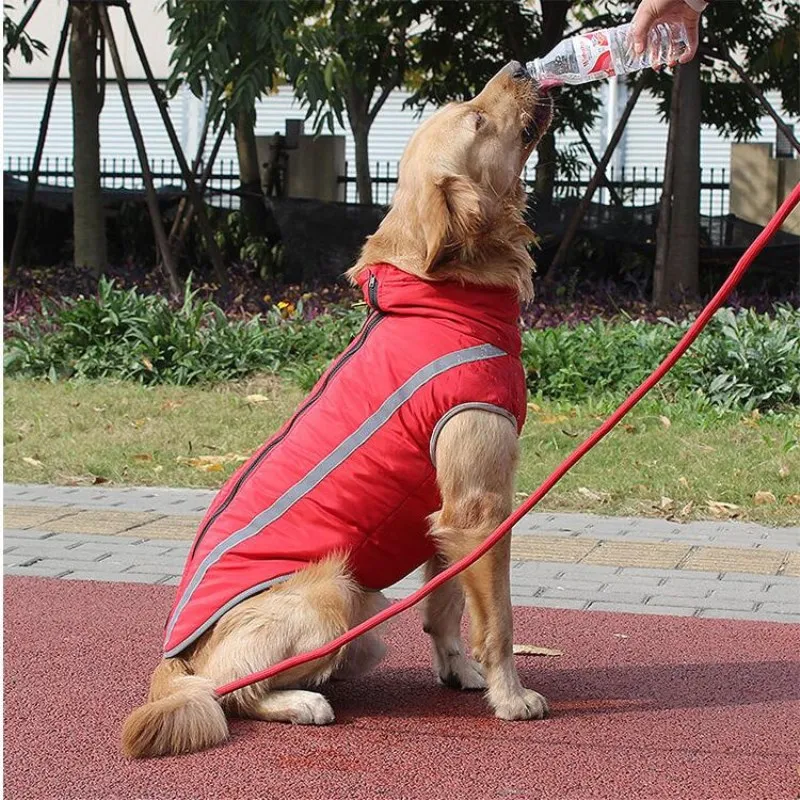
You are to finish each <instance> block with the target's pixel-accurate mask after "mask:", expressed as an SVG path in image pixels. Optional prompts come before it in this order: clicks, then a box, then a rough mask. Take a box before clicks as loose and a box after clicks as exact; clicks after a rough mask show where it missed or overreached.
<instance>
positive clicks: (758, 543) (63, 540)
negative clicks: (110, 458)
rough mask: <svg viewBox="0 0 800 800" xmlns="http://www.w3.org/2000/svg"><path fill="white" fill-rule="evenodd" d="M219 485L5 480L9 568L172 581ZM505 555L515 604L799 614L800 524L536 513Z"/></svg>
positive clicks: (410, 584) (409, 585) (404, 589)
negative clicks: (124, 485)
mask: <svg viewBox="0 0 800 800" xmlns="http://www.w3.org/2000/svg"><path fill="white" fill-rule="evenodd" d="M214 494H215V493H214V492H213V491H206V490H198V489H161V488H144V489H142V488H124V489H118V488H102V487H55V486H39V485H12V484H6V485H5V486H4V520H3V528H4V539H3V554H4V555H3V564H4V572H5V574H10V575H27V576H40V577H57V578H64V579H66V580H99V581H115V582H127V583H161V584H176V583H177V582H178V578H179V575H180V573H181V570H182V568H183V563H184V559H185V557H186V553H187V551H188V548H189V543H190V541H191V539H192V538H193V536H194V533H195V531H196V529H197V525H198V523H199V521H200V518H201V517H202V515H203V513H204V511H205V509H206V507H207V506H208V504H209V502H210V501H211V499H212V497H213V496H214ZM512 557H513V559H514V563H513V571H512V592H513V600H514V603H515V605H520V606H539V607H551V608H565V609H586V610H590V611H625V612H634V613H643V614H669V615H677V616H698V617H728V618H734V619H749V620H769V621H777V622H800V527H793V528H766V527H763V526H759V525H754V524H750V523H741V522H691V523H687V524H679V523H676V522H670V521H667V520H659V519H639V518H628V517H620V518H612V517H597V516H590V515H586V514H547V513H544V514H531V515H529V516H528V517H526V519H525V520H524V522H523V523H521V524H520V525H518V526H517V528H516V529H515V531H514V535H513V538H512ZM419 585H420V576H419V574H416V573H415V574H414V575H411V576H409V577H408V578H406V579H405V580H403V581H401V582H400V583H398V584H396V585H395V586H393V587H391V589H390V590H389V591H388V592H387V594H389V595H390V596H393V597H400V596H404V595H406V594H408V592H409V591H411V590H413V589H414V588H417V587H418V586H419Z"/></svg>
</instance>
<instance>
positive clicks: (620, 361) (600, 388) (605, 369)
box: [522, 306, 800, 410]
mask: <svg viewBox="0 0 800 800" xmlns="http://www.w3.org/2000/svg"><path fill="white" fill-rule="evenodd" d="M690 324H691V320H688V321H686V322H681V323H675V322H672V321H670V320H667V319H661V320H660V321H659V322H657V323H649V322H644V321H642V320H634V321H629V322H620V321H615V322H606V321H603V320H600V319H597V320H593V321H592V322H590V323H584V324H580V325H577V326H575V327H574V328H569V327H565V326H560V327H557V328H551V329H549V330H531V331H526V332H525V333H524V334H523V337H522V341H523V350H522V360H523V363H524V365H525V368H526V373H527V378H528V386H529V388H530V389H531V391H533V392H535V393H539V394H541V395H542V396H543V397H547V398H551V399H565V400H581V399H584V398H587V397H588V396H589V395H595V394H601V393H611V394H616V395H619V396H622V395H625V394H627V393H628V392H630V391H631V390H632V389H634V388H635V387H636V386H638V385H639V384H640V383H641V382H642V381H643V380H644V379H645V378H646V377H647V376H648V375H649V374H650V373H651V372H652V371H653V370H654V369H655V368H656V366H657V365H658V364H659V363H660V362H661V361H662V360H663V359H664V357H665V356H666V355H667V353H668V352H669V351H670V350H671V349H672V348H673V347H674V346H675V345H676V344H677V342H678V340H679V339H680V338H681V336H682V335H683V334H684V333H685V332H686V330H687V329H688V328H689V325H690ZM662 386H663V387H664V388H665V389H666V390H668V391H671V392H673V393H675V392H679V391H681V392H686V391H692V392H696V393H697V394H699V395H701V396H704V397H706V398H707V399H708V400H709V401H710V402H711V403H713V404H714V405H716V406H718V407H721V408H733V407H737V408H743V409H744V410H752V409H756V408H758V409H767V408H771V407H774V406H777V405H782V404H789V403H800V310H798V309H793V308H790V307H788V306H779V307H778V308H777V309H776V311H775V314H774V316H770V315H768V314H757V313H755V312H754V311H749V310H745V311H739V312H737V313H734V312H733V311H730V310H729V309H724V310H721V311H720V312H719V313H717V314H716V315H715V317H714V318H713V319H712V320H711V322H710V323H709V325H708V327H707V328H706V329H705V331H704V332H703V333H702V334H701V335H700V337H699V338H698V339H697V341H696V342H695V343H694V344H693V345H692V347H691V348H690V349H689V351H688V352H687V354H686V355H685V356H684V357H683V358H682V359H681V360H680V361H678V363H677V364H676V365H675V367H674V368H673V369H672V371H671V372H670V373H669V374H668V375H667V376H666V377H665V379H664V381H663V383H662Z"/></svg>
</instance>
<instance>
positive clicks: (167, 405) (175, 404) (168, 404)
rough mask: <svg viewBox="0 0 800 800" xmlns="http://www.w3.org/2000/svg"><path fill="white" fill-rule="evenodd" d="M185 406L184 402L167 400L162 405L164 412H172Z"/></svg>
mask: <svg viewBox="0 0 800 800" xmlns="http://www.w3.org/2000/svg"><path fill="white" fill-rule="evenodd" d="M182 405H183V400H165V401H164V402H163V403H162V404H161V410H162V411H172V409H174V408H180V407H181V406H182Z"/></svg>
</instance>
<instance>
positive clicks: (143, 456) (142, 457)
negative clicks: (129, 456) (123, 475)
mask: <svg viewBox="0 0 800 800" xmlns="http://www.w3.org/2000/svg"><path fill="white" fill-rule="evenodd" d="M133 460H134V461H139V462H143V461H152V460H153V456H151V455H150V453H136V455H134V456H133Z"/></svg>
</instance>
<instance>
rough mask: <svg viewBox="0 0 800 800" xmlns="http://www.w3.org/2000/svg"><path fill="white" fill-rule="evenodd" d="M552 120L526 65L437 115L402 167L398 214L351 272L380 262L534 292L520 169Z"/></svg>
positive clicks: (414, 142)
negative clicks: (531, 285)
mask: <svg viewBox="0 0 800 800" xmlns="http://www.w3.org/2000/svg"><path fill="white" fill-rule="evenodd" d="M551 118H552V103H551V101H550V98H549V97H547V96H546V95H543V94H541V93H540V91H539V89H538V87H537V84H536V83H535V82H534V81H533V79H532V78H531V77H530V75H529V74H528V72H527V71H526V70H525V69H524V67H522V65H521V64H519V63H518V62H511V63H510V64H508V65H507V66H505V67H504V68H503V69H502V70H500V72H498V73H497V74H496V75H495V76H494V77H493V78H492V79H491V80H490V81H489V82H488V83H487V84H486V86H485V87H484V89H483V91H482V92H481V93H480V94H479V95H478V96H477V97H475V98H474V99H473V100H470V101H467V102H464V103H453V104H450V105H448V106H445V107H444V108H443V109H441V110H440V111H438V112H437V113H436V114H434V115H433V116H432V117H431V118H430V119H428V120H427V121H426V122H425V123H424V124H423V125H421V126H420V128H419V129H418V130H417V132H416V133H415V134H414V136H413V137H412V138H411V141H410V142H409V144H408V146H407V148H406V151H405V153H404V154H403V158H402V160H401V162H400V174H399V179H398V185H397V191H396V193H395V197H394V200H393V203H392V208H391V210H390V212H389V214H388V215H387V217H386V219H385V220H384V221H383V223H382V224H381V227H380V228H379V230H378V231H377V233H376V234H375V235H374V236H372V237H370V239H369V240H368V241H367V243H366V245H365V247H364V250H363V252H362V255H361V258H360V259H359V261H358V263H357V264H356V266H355V267H354V268H353V269H352V270H351V271H350V275H351V277H354V276H355V275H356V274H357V273H358V272H359V271H360V270H361V269H362V268H364V267H365V266H368V265H369V264H374V263H376V262H379V261H386V262H389V263H392V264H394V265H395V266H397V267H399V268H400V269H404V270H406V271H408V272H413V273H415V274H418V275H420V277H424V278H427V279H429V280H442V279H453V278H456V279H459V280H462V281H464V282H471V283H478V284H484V285H495V286H497V285H501V286H502V285H505V286H508V285H514V286H517V287H518V288H519V290H520V294H521V295H522V296H529V295H530V293H531V290H530V283H531V278H530V273H531V269H532V267H533V262H532V261H531V259H530V256H529V254H528V252H527V244H528V243H529V242H530V240H531V238H532V234H531V231H530V229H529V228H528V227H527V226H526V225H525V224H524V222H523V220H522V209H523V208H524V204H525V193H524V190H523V187H522V184H521V181H520V173H521V171H522V168H523V167H524V165H525V162H526V161H527V160H528V158H529V157H530V155H531V153H532V152H533V149H534V147H535V146H536V144H537V142H538V141H539V139H540V137H541V135H542V134H543V133H544V131H545V130H546V129H547V127H548V125H549V124H550V120H551Z"/></svg>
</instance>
